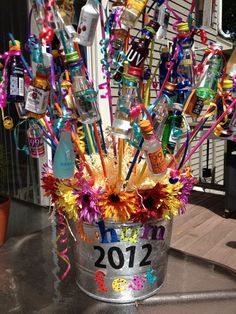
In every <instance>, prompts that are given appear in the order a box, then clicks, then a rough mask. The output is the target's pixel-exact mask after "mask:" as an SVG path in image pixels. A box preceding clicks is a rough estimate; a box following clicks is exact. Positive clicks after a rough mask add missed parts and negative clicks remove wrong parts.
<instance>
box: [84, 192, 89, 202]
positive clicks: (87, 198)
mask: <svg viewBox="0 0 236 314" xmlns="http://www.w3.org/2000/svg"><path fill="white" fill-rule="evenodd" d="M83 201H84V202H85V203H89V201H90V195H89V194H84V195H83Z"/></svg>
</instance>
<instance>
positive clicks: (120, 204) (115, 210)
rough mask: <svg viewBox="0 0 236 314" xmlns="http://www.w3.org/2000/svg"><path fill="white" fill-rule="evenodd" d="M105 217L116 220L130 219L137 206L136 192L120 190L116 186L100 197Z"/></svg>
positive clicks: (99, 200)
mask: <svg viewBox="0 0 236 314" xmlns="http://www.w3.org/2000/svg"><path fill="white" fill-rule="evenodd" d="M98 202H99V206H100V207H101V212H102V216H103V218H104V219H114V220H115V221H121V222H124V221H128V220H129V219H130V217H131V215H132V214H133V213H135V211H136V208H137V204H136V203H137V197H136V193H135V192H120V191H118V190H116V188H114V187H110V188H108V189H107V191H106V192H105V193H103V194H101V195H100V196H99V197H98Z"/></svg>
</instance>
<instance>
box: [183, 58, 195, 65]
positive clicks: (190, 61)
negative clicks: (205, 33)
mask: <svg viewBox="0 0 236 314" xmlns="http://www.w3.org/2000/svg"><path fill="white" fill-rule="evenodd" d="M192 63H193V61H192V59H185V58H184V59H183V60H182V61H181V62H180V64H181V65H191V64H192Z"/></svg>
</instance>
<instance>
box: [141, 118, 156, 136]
mask: <svg viewBox="0 0 236 314" xmlns="http://www.w3.org/2000/svg"><path fill="white" fill-rule="evenodd" d="M139 127H140V129H141V131H142V133H144V134H147V133H150V132H151V131H153V126H152V125H151V122H150V121H149V120H143V121H141V122H139Z"/></svg>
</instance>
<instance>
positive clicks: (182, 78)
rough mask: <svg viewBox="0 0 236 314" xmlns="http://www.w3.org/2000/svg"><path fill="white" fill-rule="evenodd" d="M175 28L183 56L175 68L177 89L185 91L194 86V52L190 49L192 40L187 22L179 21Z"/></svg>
mask: <svg viewBox="0 0 236 314" xmlns="http://www.w3.org/2000/svg"><path fill="white" fill-rule="evenodd" d="M177 29H178V34H177V38H178V44H179V46H180V47H181V48H182V49H183V51H182V53H183V58H182V60H181V61H180V63H179V65H178V67H177V69H176V73H177V83H178V88H179V89H181V90H185V91H186V90H191V89H192V88H194V87H195V75H194V66H195V54H194V52H193V51H192V44H193V41H192V39H191V36H190V33H189V27H188V23H179V24H178V25H177Z"/></svg>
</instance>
